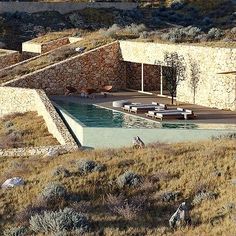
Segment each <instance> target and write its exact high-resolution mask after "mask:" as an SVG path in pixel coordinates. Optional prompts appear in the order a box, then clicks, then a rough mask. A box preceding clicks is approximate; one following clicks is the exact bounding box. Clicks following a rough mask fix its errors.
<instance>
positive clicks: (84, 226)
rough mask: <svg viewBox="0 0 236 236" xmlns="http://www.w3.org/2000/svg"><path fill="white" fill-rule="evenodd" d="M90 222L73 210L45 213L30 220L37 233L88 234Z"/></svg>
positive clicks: (31, 227) (32, 228) (33, 229)
mask: <svg viewBox="0 0 236 236" xmlns="http://www.w3.org/2000/svg"><path fill="white" fill-rule="evenodd" d="M89 228H90V222H89V221H88V219H87V218H86V217H85V216H84V215H83V214H81V213H78V212H76V211H74V210H73V209H71V208H65V209H63V210H59V211H51V212H50V211H44V213H43V214H41V215H39V214H36V215H34V216H32V217H31V218H30V229H31V230H32V231H34V232H35V233H58V232H61V231H62V232H63V231H68V232H70V231H75V230H76V231H77V232H79V233H84V232H87V231H88V230H89Z"/></svg>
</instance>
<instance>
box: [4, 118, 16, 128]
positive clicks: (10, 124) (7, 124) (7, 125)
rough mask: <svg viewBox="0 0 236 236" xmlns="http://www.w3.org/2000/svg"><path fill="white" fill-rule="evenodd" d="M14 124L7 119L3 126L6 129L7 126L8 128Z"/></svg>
mask: <svg viewBox="0 0 236 236" xmlns="http://www.w3.org/2000/svg"><path fill="white" fill-rule="evenodd" d="M13 125H14V124H13V123H12V122H11V121H10V120H9V121H6V122H5V123H4V127H5V128H6V129H8V128H10V127H11V126H13Z"/></svg>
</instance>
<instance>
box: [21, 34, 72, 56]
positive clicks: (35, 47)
mask: <svg viewBox="0 0 236 236" xmlns="http://www.w3.org/2000/svg"><path fill="white" fill-rule="evenodd" d="M69 43H70V41H69V38H68V37H63V38H59V39H55V40H52V41H49V42H45V43H38V42H34V41H27V42H24V43H22V51H23V52H30V53H38V54H41V53H46V52H49V51H51V50H54V49H56V48H59V47H61V46H64V45H67V44H69Z"/></svg>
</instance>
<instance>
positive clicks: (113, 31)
mask: <svg viewBox="0 0 236 236" xmlns="http://www.w3.org/2000/svg"><path fill="white" fill-rule="evenodd" d="M120 30H121V27H120V26H119V25H117V24H113V25H112V26H111V27H110V28H108V29H107V30H105V29H101V30H100V31H99V32H100V34H101V35H102V36H105V37H111V38H115V36H116V35H117V33H118V32H119V31H120Z"/></svg>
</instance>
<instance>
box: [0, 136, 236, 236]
mask: <svg viewBox="0 0 236 236" xmlns="http://www.w3.org/2000/svg"><path fill="white" fill-rule="evenodd" d="M81 159H86V160H93V161H95V162H96V163H99V164H100V165H99V168H98V166H97V169H96V170H95V168H94V169H93V167H91V166H92V165H87V166H86V165H85V163H87V164H88V162H79V160H81ZM90 164H91V163H90ZM93 164H94V163H93ZM62 166H63V168H62ZM85 166H86V168H84V167H85ZM58 168H59V169H58ZM81 168H82V169H81ZM55 169H56V170H57V171H55ZM9 170H10V173H11V176H12V177H13V176H20V177H22V178H23V179H24V180H25V181H26V184H25V186H21V187H16V188H14V189H8V190H5V191H3V190H0V198H1V201H0V204H1V207H0V217H1V218H0V224H1V227H2V228H1V229H2V231H3V230H4V229H6V228H12V227H13V226H17V227H20V226H24V227H26V228H27V227H29V219H30V217H31V216H32V215H34V214H36V213H38V214H43V211H45V210H46V209H47V210H49V211H57V210H58V209H63V208H65V207H70V208H73V209H74V210H75V212H77V211H78V212H82V213H83V214H85V215H87V217H88V219H89V221H90V222H91V227H90V233H89V235H235V234H236V227H235V224H236V222H235V217H236V209H235V205H236V198H235V193H236V186H235V185H234V184H233V183H232V179H234V178H235V177H236V175H235V170H236V146H235V140H218V141H208V142H201V143H180V144H175V145H165V144H155V145H150V146H149V147H146V148H145V149H142V150H134V149H131V148H126V149H117V150H112V149H111V150H96V151H79V152H76V153H72V154H66V155H62V156H59V157H55V158H53V159H49V158H42V157H29V158H15V157H12V158H1V160H0V173H1V175H0V181H1V183H2V182H3V181H4V180H5V179H6V173H9ZM82 170H83V171H82ZM86 170H87V171H86ZM89 171H91V172H89ZM126 171H131V172H133V173H135V174H137V175H138V178H137V179H138V180H139V181H137V185H135V187H132V186H130V187H128V186H124V187H121V184H122V183H124V182H122V180H120V181H119V182H117V178H118V177H119V176H120V175H122V174H124V173H125V172H126ZM60 173H62V174H60ZM52 182H57V183H59V184H60V185H62V186H64V188H65V189H64V190H67V193H66V194H64V195H63V196H62V195H60V196H61V197H60V198H56V201H53V200H52V199H51V200H52V201H48V199H47V201H46V200H44V201H42V198H40V194H41V197H42V191H43V189H44V188H45V186H47V185H48V184H49V183H52ZM62 188H63V187H62ZM168 192H172V193H173V195H174V196H175V197H174V198H173V199H169V201H168V199H167V198H166V197H165V196H166V195H165V193H168ZM176 192H177V193H176ZM200 192H201V193H205V195H204V196H203V197H199V193H200ZM44 194H45V191H44ZM49 195H50V194H49ZM197 195H198V197H196V196H197ZM182 201H187V203H188V204H189V205H190V206H191V207H190V209H191V211H190V215H191V218H192V222H193V223H192V226H188V227H182V228H180V229H175V230H173V229H170V228H169V226H168V220H169V218H170V217H171V215H172V214H173V213H174V211H175V210H176V208H177V207H178V204H179V203H180V202H182ZM31 234H32V232H31V233H30V235H31ZM8 235H10V234H8ZM47 235H49V233H47ZM52 235H69V234H66V233H65V234H52ZM72 235H78V234H72Z"/></svg>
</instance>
